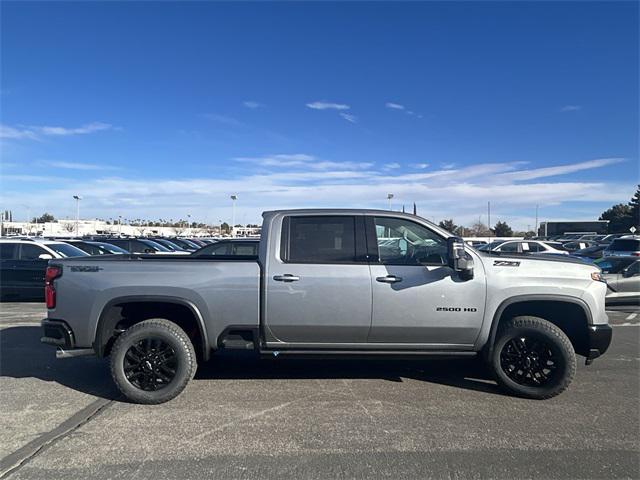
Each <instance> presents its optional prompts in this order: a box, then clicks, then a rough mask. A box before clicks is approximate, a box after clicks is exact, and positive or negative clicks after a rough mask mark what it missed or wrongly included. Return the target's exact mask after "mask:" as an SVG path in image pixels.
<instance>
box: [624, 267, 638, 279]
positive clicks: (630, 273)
mask: <svg viewBox="0 0 640 480" xmlns="http://www.w3.org/2000/svg"><path fill="white" fill-rule="evenodd" d="M635 275H638V274H637V273H636V272H634V271H633V269H632V268H630V267H627V268H625V269H624V270H623V271H622V276H623V278H631V277H633V276H635Z"/></svg>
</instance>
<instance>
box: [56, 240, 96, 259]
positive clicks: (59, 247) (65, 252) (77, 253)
mask: <svg viewBox="0 0 640 480" xmlns="http://www.w3.org/2000/svg"><path fill="white" fill-rule="evenodd" d="M47 247H49V248H50V249H51V250H53V251H54V252H56V253H57V254H59V255H61V256H63V257H86V256H87V255H89V254H88V253H87V252H84V251H82V250H80V249H79V248H78V247H74V246H73V245H67V244H66V243H49V244H47Z"/></svg>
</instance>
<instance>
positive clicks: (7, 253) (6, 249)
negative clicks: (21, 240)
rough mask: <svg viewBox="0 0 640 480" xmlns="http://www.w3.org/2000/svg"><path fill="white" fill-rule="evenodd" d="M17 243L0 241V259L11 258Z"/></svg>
mask: <svg viewBox="0 0 640 480" xmlns="http://www.w3.org/2000/svg"><path fill="white" fill-rule="evenodd" d="M17 247H18V244H17V243H4V242H0V260H13V259H15V258H16V253H17V250H18V248H17Z"/></svg>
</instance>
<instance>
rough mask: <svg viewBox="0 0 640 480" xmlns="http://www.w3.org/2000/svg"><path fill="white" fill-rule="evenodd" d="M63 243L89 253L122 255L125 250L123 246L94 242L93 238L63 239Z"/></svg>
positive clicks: (125, 252)
mask: <svg viewBox="0 0 640 480" xmlns="http://www.w3.org/2000/svg"><path fill="white" fill-rule="evenodd" d="M64 243H68V244H69V245H73V246H74V247H77V248H79V249H80V250H83V251H85V252H87V253H88V254H89V255H124V254H127V253H129V252H127V251H126V250H125V249H124V248H120V247H117V246H115V245H112V244H110V243H106V242H94V241H93V240H64Z"/></svg>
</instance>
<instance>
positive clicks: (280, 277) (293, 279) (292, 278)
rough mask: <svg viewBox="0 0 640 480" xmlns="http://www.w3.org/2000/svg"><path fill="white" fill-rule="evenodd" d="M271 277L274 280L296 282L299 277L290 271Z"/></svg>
mask: <svg viewBox="0 0 640 480" xmlns="http://www.w3.org/2000/svg"><path fill="white" fill-rule="evenodd" d="M273 279H274V280H275V281H276V282H297V281H298V280H300V277H298V276H297V275H291V274H290V273H285V274H284V275H275V276H274V277H273Z"/></svg>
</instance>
